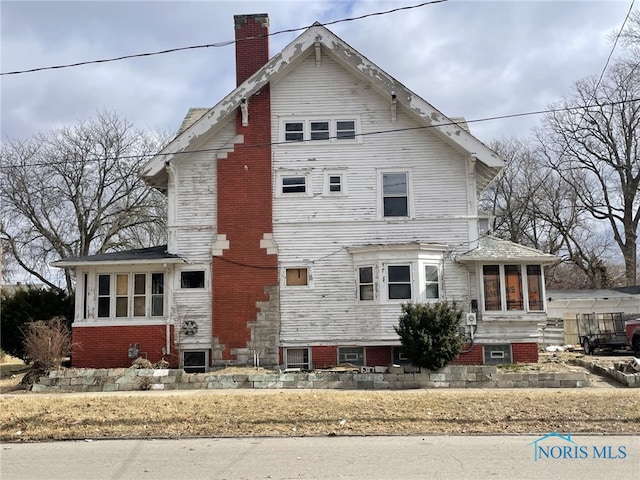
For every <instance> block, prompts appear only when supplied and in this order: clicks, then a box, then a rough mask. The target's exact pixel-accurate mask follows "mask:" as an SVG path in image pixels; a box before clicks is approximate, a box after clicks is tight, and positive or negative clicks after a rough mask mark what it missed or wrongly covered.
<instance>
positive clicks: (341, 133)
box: [336, 120, 356, 140]
mask: <svg viewBox="0 0 640 480" xmlns="http://www.w3.org/2000/svg"><path fill="white" fill-rule="evenodd" d="M355 138H356V122H355V121H354V120H338V121H337V122H336V139H338V140H355Z"/></svg>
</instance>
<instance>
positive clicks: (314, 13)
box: [0, 1, 629, 142]
mask: <svg viewBox="0 0 640 480" xmlns="http://www.w3.org/2000/svg"><path fill="white" fill-rule="evenodd" d="M412 3H417V2H408V1H351V2H345V1H316V2H305V3H304V7H301V5H302V4H301V3H300V2H290V1H270V2H245V1H241V2H222V1H209V2H164V1H155V2H152V1H139V2H57V1H52V2H13V1H3V2H1V3H0V9H1V12H0V13H1V17H2V20H1V21H2V38H1V40H2V65H1V68H2V71H3V72H5V71H10V70H16V69H24V68H31V67H40V66H48V65H54V64H63V63H72V62H76V61H85V60H92V59H100V58H107V57H115V56H120V55H130V54H135V53H142V52H149V51H158V50H163V49H168V48H173V47H183V46H188V45H198V44H211V43H215V42H220V41H224V40H232V39H233V36H234V31H233V15H234V14H241V13H263V12H264V13H268V14H269V17H270V24H271V25H270V28H271V31H272V32H275V31H278V30H282V29H288V28H295V27H302V26H306V25H310V24H311V23H313V22H314V21H316V20H317V21H320V22H328V21H332V20H335V19H338V18H344V17H349V16H357V15H362V14H366V13H371V12H375V11H381V10H386V9H391V8H397V7H401V6H405V5H411V4H412ZM628 7H629V5H628V2H577V1H576V2H551V1H545V2H483V1H474V2H464V1H451V2H447V3H442V4H436V5H429V6H424V7H421V8H418V9H413V10H407V11H403V12H397V13H394V14H389V15H383V16H376V17H370V18H366V19H363V20H358V21H352V22H345V23H339V24H335V25H332V26H330V27H329V28H330V29H331V30H332V31H334V32H335V33H336V34H337V35H338V36H340V37H341V38H343V39H344V40H345V41H346V42H347V43H349V44H350V45H351V46H352V47H353V48H355V49H357V50H358V51H359V52H360V53H362V54H363V55H365V56H366V57H368V58H369V59H370V60H371V61H373V62H374V63H376V64H378V65H379V66H380V67H381V68H383V69H384V70H386V71H387V72H388V73H389V74H391V75H392V76H394V77H396V78H397V79H398V80H399V81H400V82H402V83H403V84H404V85H406V86H407V87H408V88H410V89H411V90H413V91H415V92H416V93H418V94H419V95H421V96H423V97H424V98H425V100H427V101H428V102H430V103H432V104H433V105H434V106H435V107H436V108H439V109H441V110H442V111H443V112H444V113H445V114H447V115H450V116H465V117H467V118H468V119H476V118H483V117H490V116H494V115H505V114H509V113H518V112H525V111H530V110H538V109H542V108H545V107H546V106H547V105H548V104H550V103H552V102H555V101H557V100H559V99H560V98H562V96H564V95H567V94H568V93H569V91H570V86H571V84H572V83H573V82H574V81H575V80H578V79H580V78H582V77H584V76H586V75H590V74H593V75H598V74H599V73H600V70H601V69H602V67H603V66H604V63H605V61H606V57H607V55H608V53H609V50H610V48H611V44H610V42H609V41H608V40H607V39H606V35H607V34H608V33H610V32H611V31H613V30H615V29H617V28H619V26H620V24H621V23H622V20H623V19H624V16H625V14H626V11H627V9H628ZM296 35H297V34H294V33H289V34H286V35H284V34H283V35H277V36H273V37H272V38H271V40H270V42H271V53H272V55H273V54H275V53H276V52H277V51H279V50H280V49H281V48H282V47H283V46H284V45H285V44H286V43H288V42H289V41H291V40H292V39H293V38H294V37H295V36H296ZM234 69H235V67H234V48H233V46H228V47H224V48H207V49H198V50H189V51H184V52H177V53H171V54H167V55H160V56H154V57H146V58H137V59H130V60H123V61H121V62H113V63H105V64H100V65H87V66H82V67H75V68H69V69H61V70H53V71H44V72H36V73H28V74H22V75H15V76H4V77H2V84H1V89H2V91H1V94H2V111H1V113H2V115H1V120H2V125H1V127H2V128H1V131H2V135H3V137H4V136H8V137H24V136H29V135H32V134H33V133H35V132H36V131H38V130H46V129H49V128H53V127H57V126H60V125H63V124H69V123H73V122H74V121H75V120H77V119H79V118H86V117H88V116H92V115H93V114H95V111H96V110H97V109H105V108H106V109H109V110H114V111H116V112H118V113H121V114H122V115H124V116H126V117H127V118H129V119H130V120H133V121H135V122H136V124H137V125H138V126H140V127H142V128H146V127H160V128H162V129H165V130H171V131H173V130H175V129H176V128H177V126H178V124H179V123H180V121H181V119H182V115H183V114H184V113H185V112H186V110H187V109H188V108H189V107H191V106H211V105H214V104H215V103H216V102H217V101H218V100H219V99H221V98H222V97H223V96H224V95H226V93H228V92H229V91H230V90H231V89H232V88H233V87H234V86H235V79H234V75H235V73H234V72H235V70H234ZM536 122H537V119H536V118H534V117H529V118H524V119H511V120H502V121H495V122H486V123H477V124H472V130H473V131H474V133H476V134H477V135H478V136H479V137H480V138H481V139H482V140H484V141H486V142H489V141H491V140H492V139H494V138H497V137H501V136H503V135H511V134H518V135H523V134H526V133H527V131H528V130H529V129H530V128H531V126H532V125H535V124H536Z"/></svg>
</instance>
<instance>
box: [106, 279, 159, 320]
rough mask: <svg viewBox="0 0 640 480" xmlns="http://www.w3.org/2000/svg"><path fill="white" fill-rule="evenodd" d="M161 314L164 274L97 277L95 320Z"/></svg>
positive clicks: (156, 315)
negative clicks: (96, 318) (96, 317)
mask: <svg viewBox="0 0 640 480" xmlns="http://www.w3.org/2000/svg"><path fill="white" fill-rule="evenodd" d="M163 315H164V274H163V273H117V274H99V275H98V311H97V316H98V318H111V317H115V318H131V317H149V316H150V317H161V316H163Z"/></svg>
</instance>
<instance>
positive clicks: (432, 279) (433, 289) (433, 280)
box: [424, 265, 440, 300]
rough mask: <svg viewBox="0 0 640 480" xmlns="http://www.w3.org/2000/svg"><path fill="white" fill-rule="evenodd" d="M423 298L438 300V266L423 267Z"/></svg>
mask: <svg viewBox="0 0 640 480" xmlns="http://www.w3.org/2000/svg"><path fill="white" fill-rule="evenodd" d="M424 270H425V289H424V291H425V298H426V299H427V300H437V299H439V298H440V282H439V281H438V266H437V265H425V267H424Z"/></svg>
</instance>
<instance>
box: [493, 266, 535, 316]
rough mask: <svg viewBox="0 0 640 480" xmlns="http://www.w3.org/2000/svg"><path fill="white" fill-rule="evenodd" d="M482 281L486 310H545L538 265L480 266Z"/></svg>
mask: <svg viewBox="0 0 640 480" xmlns="http://www.w3.org/2000/svg"><path fill="white" fill-rule="evenodd" d="M524 272H526V275H524V274H523V273H524ZM482 280H483V286H484V289H483V291H484V309H485V310H486V311H512V310H515V311H542V310H543V309H544V302H543V296H542V293H543V278H542V267H541V266H540V265H519V264H512V265H483V267H482Z"/></svg>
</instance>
